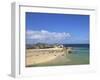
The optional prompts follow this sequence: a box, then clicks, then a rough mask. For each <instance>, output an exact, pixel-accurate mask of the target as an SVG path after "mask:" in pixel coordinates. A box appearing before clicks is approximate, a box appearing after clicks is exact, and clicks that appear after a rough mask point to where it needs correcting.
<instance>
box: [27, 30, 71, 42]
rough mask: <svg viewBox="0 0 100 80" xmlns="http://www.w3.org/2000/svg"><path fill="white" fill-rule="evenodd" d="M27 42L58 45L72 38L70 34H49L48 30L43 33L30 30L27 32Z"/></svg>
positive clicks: (42, 31)
mask: <svg viewBox="0 0 100 80" xmlns="http://www.w3.org/2000/svg"><path fill="white" fill-rule="evenodd" d="M26 35H27V36H26V38H27V42H29V41H30V42H34V43H36V42H43V43H44V42H46V43H57V42H61V41H63V40H64V39H67V38H69V37H71V35H70V33H66V32H61V33H60V32H59V33H58V32H49V31H46V30H41V31H32V30H28V31H27V32H26Z"/></svg>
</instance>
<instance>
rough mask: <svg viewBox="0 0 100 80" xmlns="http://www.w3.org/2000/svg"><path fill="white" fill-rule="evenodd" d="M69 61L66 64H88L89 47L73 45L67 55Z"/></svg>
mask: <svg viewBox="0 0 100 80" xmlns="http://www.w3.org/2000/svg"><path fill="white" fill-rule="evenodd" d="M67 57H68V58H69V59H70V61H69V62H68V63H66V64H71V65H74V64H89V48H88V47H73V50H72V53H71V54H69V55H67Z"/></svg>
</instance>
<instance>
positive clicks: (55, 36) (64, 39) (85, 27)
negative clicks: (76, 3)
mask: <svg viewBox="0 0 100 80" xmlns="http://www.w3.org/2000/svg"><path fill="white" fill-rule="evenodd" d="M26 41H27V43H37V42H43V43H44V42H46V43H66V44H77V43H79V44H84V43H89V15H75V14H51V13H33V12H27V13H26Z"/></svg>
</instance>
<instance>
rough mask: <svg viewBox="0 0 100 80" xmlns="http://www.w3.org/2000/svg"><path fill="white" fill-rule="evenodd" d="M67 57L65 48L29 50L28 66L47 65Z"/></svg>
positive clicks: (27, 54)
mask: <svg viewBox="0 0 100 80" xmlns="http://www.w3.org/2000/svg"><path fill="white" fill-rule="evenodd" d="M65 55H66V54H65V51H64V50H63V48H48V49H27V50H26V66H29V65H36V64H41V63H46V62H49V61H52V60H54V59H56V58H57V57H59V56H62V57H63V56H65Z"/></svg>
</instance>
